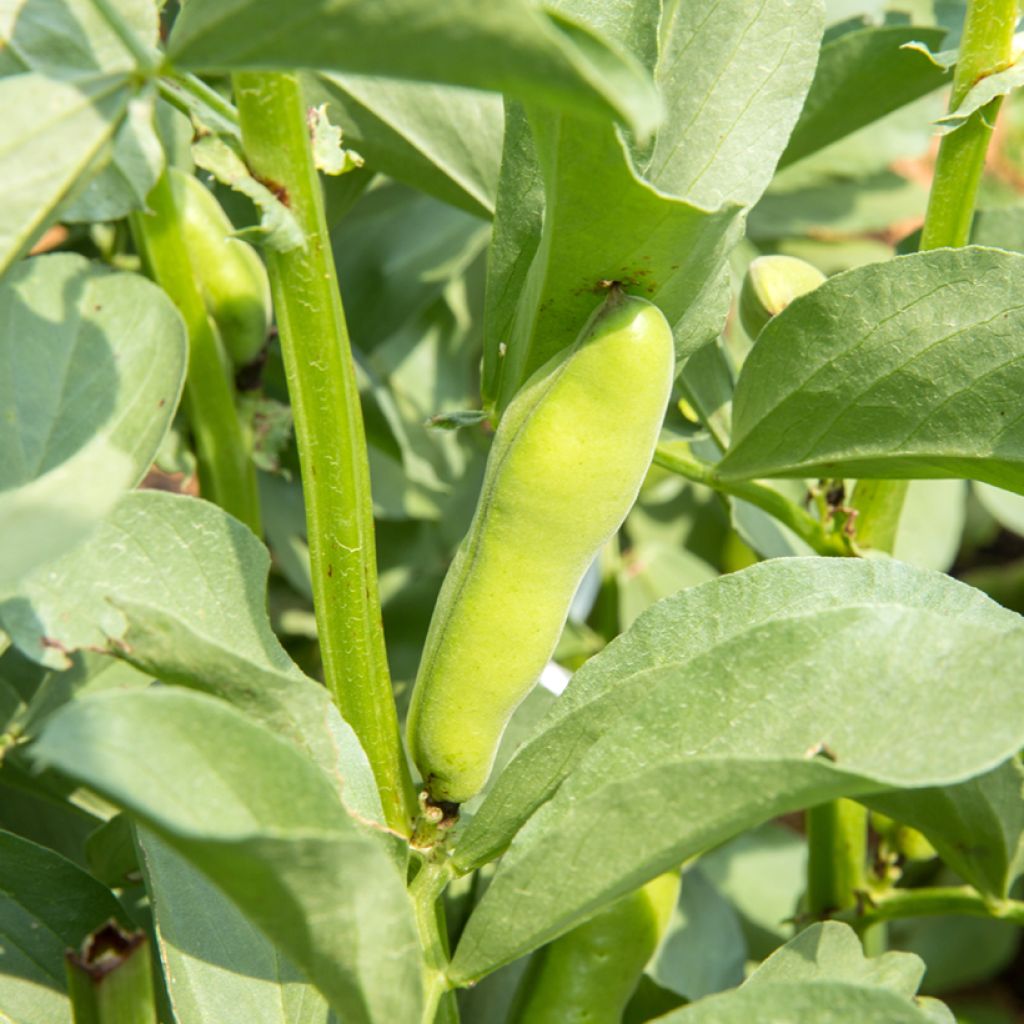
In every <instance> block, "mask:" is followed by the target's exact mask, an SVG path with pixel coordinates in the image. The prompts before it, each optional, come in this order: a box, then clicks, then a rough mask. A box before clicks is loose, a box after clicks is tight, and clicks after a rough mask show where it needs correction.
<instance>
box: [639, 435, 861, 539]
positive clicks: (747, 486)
mask: <svg viewBox="0 0 1024 1024" xmlns="http://www.w3.org/2000/svg"><path fill="white" fill-rule="evenodd" d="M654 461H655V463H656V464H657V465H659V466H661V467H663V468H664V469H668V470H671V471H672V472H673V473H678V474H679V475H680V476H684V477H686V479H687V480H692V481H693V482H694V483H698V484H704V485H705V486H706V487H710V488H712V489H713V490H716V491H719V492H720V493H722V494H728V495H730V496H732V497H734V498H740V499H741V500H742V501H749V502H750V504H751V505H756V506H757V507H758V508H760V509H761V510H762V511H764V512H767V513H768V514H769V515H770V516H773V517H774V518H775V519H777V520H778V521H779V522H780V523H782V524H783V525H785V526H788V527H789V529H791V530H792V531H793V532H794V533H795V534H796V535H797V536H798V537H799V538H800V539H801V540H802V541H804V542H805V543H806V544H808V545H809V546H810V547H811V548H813V549H814V551H816V552H817V553H818V554H819V555H852V554H853V551H852V549H851V547H850V545H849V544H848V543H847V541H846V540H845V539H844V538H843V537H842V536H839V535H837V534H834V533H828V532H826V530H825V528H824V527H823V526H822V524H821V523H820V522H819V521H818V520H817V519H815V518H814V516H812V515H810V513H808V512H805V511H804V510H803V509H802V508H799V507H798V506H797V505H794V504H793V503H792V502H791V501H790V500H789V499H788V498H785V497H784V496H783V495H781V494H779V492H778V491H773V490H772V489H771V488H770V487H768V486H766V485H765V484H762V483H758V482H757V481H756V480H741V481H728V482H727V481H724V480H722V479H720V478H719V476H718V474H717V473H716V472H715V467H714V466H712V465H710V464H709V463H707V462H700V461H698V460H697V459H694V458H692V457H690V456H687V455H685V454H683V453H682V452H681V451H679V450H678V448H670V447H669V446H668V445H664V444H659V445H658V447H657V449H656V450H655V452H654Z"/></svg>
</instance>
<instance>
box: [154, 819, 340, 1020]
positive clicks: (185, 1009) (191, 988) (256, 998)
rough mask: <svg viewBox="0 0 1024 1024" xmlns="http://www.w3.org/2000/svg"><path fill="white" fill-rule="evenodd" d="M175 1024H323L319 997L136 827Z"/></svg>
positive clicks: (225, 903) (218, 895)
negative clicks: (213, 1023) (213, 1022)
mask: <svg viewBox="0 0 1024 1024" xmlns="http://www.w3.org/2000/svg"><path fill="white" fill-rule="evenodd" d="M139 847H140V849H141V851H142V858H143V865H144V871H145V876H146V888H147V891H148V893H149V897H150V901H151V903H152V905H153V913H154V918H155V924H156V938H157V943H158V947H159V950H160V959H161V962H162V963H163V965H164V975H165V977H166V979H167V989H168V996H169V997H170V1001H171V1005H172V1006H173V1007H174V1016H175V1020H176V1021H177V1024H207V1022H209V1021H216V1022H217V1024H326V1021H327V1013H328V1010H327V1005H326V1003H325V1002H324V998H323V996H322V995H321V994H320V993H319V992H318V991H317V990H316V989H315V988H313V986H312V985H310V983H309V982H308V981H307V980H306V979H305V977H304V976H303V975H302V974H300V973H299V972H298V971H297V970H296V968H295V967H294V966H293V965H292V964H291V963H290V962H289V961H288V960H287V959H286V958H285V957H284V956H283V954H282V953H281V952H280V950H278V949H277V948H276V947H275V946H274V944H273V943H272V942H271V941H270V939H268V938H267V937H266V936H265V935H263V934H262V933H261V932H260V931H258V930H257V929H256V928H255V927H254V926H253V925H252V924H251V922H250V921H249V920H248V919H247V918H246V917H245V916H244V915H243V914H242V913H241V912H240V911H239V910H238V908H237V907H236V906H235V905H234V904H233V903H232V902H231V901H230V900H229V899H228V898H227V897H226V896H224V894H223V893H222V892H221V891H220V890H219V889H217V888H216V887H215V886H214V885H213V884H212V883H211V882H209V881H208V880H207V879H206V877H205V876H204V875H203V874H201V873H200V872H199V870H198V869H197V868H195V867H193V866H192V865H191V864H190V863H189V862H188V861H187V860H186V859H185V858H184V857H182V856H181V855H180V854H178V853H176V852H175V851H174V849H173V848H172V847H171V846H169V845H168V844H167V843H165V842H163V841H162V840H160V839H159V838H157V836H156V835H155V834H154V833H152V832H149V831H146V830H145V829H140V830H139Z"/></svg>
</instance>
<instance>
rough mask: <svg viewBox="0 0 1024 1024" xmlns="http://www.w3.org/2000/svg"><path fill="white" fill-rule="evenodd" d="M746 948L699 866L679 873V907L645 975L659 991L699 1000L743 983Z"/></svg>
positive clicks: (729, 911)
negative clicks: (680, 881)
mask: <svg viewBox="0 0 1024 1024" xmlns="http://www.w3.org/2000/svg"><path fill="white" fill-rule="evenodd" d="M746 960H747V944H746V942H745V941H744V939H743V932H742V931H741V930H740V923H739V919H738V917H737V915H736V911H735V910H734V909H733V907H732V905H731V904H730V903H729V901H728V900H726V899H725V898H724V897H723V896H722V895H721V893H719V891H718V890H717V889H716V888H715V887H714V886H713V885H712V884H711V883H710V882H709V881H708V880H707V878H705V876H704V872H703V870H702V869H701V868H700V867H693V868H690V869H689V870H688V871H686V872H685V873H684V874H683V884H682V886H681V888H680V891H679V903H678V905H677V907H676V909H675V911H674V913H673V915H672V919H671V921H670V922H669V925H668V928H667V929H666V931H665V937H664V938H663V939H662V943H661V946H660V947H659V949H658V952H657V953H656V954H655V955H654V958H653V959H652V961H651V963H650V964H648V965H647V969H646V973H647V975H648V976H649V977H650V978H652V979H653V980H654V981H655V982H657V984H658V985H660V986H661V987H662V988H666V989H668V990H669V991H671V992H676V993H678V994H679V995H681V996H685V997H686V998H687V999H688V1000H690V1001H693V1000H694V999H700V998H702V997H703V996H708V995H711V994H712V993H714V992H721V991H722V990H723V989H727V988H733V987H734V986H736V985H738V984H740V982H741V981H743V968H744V965H745V962H746Z"/></svg>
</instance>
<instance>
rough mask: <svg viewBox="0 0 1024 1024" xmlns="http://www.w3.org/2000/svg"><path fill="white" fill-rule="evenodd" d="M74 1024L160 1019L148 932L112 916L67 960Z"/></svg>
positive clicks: (137, 1023) (146, 1023) (148, 1023)
mask: <svg viewBox="0 0 1024 1024" xmlns="http://www.w3.org/2000/svg"><path fill="white" fill-rule="evenodd" d="M65 966H66V969H67V979H68V996H69V997H70V999H71V1011H72V1014H73V1017H74V1022H75V1024H156V1019H157V1017H156V1000H155V998H154V995H153V968H152V965H151V963H150V957H149V941H148V940H147V938H146V936H145V934H144V933H143V932H135V933H134V934H131V935H129V934H127V933H125V932H123V931H121V929H120V928H119V927H118V926H117V924H115V923H114V922H113V921H111V922H110V923H109V924H105V925H104V926H103V927H102V928H100V929H99V930H97V931H96V932H94V933H93V934H92V935H90V936H89V938H88V939H86V941H85V945H84V946H83V948H82V952H81V953H74V952H69V953H68V954H67V957H66V959H65Z"/></svg>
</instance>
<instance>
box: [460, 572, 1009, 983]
mask: <svg viewBox="0 0 1024 1024" xmlns="http://www.w3.org/2000/svg"><path fill="white" fill-rule="evenodd" d="M1019 648H1022V649H1024V629H1022V625H1021V621H1020V619H1019V618H1018V617H1017V616H1015V615H1014V614H1013V613H1010V612H1007V611H1006V610H1005V609H1002V608H999V607H998V606H997V605H995V604H993V603H991V602H989V601H988V600H987V599H985V598H984V597H982V596H981V595H980V594H978V593H977V592H975V591H973V590H972V589H971V588H969V587H966V586H964V585H963V584H958V583H955V582H953V581H952V580H950V579H949V578H948V577H944V576H941V575H939V574H935V573H928V572H923V571H921V570H915V569H912V568H910V567H908V566H905V565H902V564H900V563H897V562H889V561H885V562H881V561H879V562H874V561H871V562H868V561H853V560H841V559H782V560H779V561H776V562H767V563H763V564H761V565H758V566H754V567H752V568H751V569H747V570H744V571H742V572H740V573H736V574H733V575H731V576H724V577H720V578H719V579H717V580H715V581H713V582H711V583H707V584H704V585H703V586H700V587H696V588H693V589H691V590H686V591H683V592H682V593H681V594H679V595H676V597H674V598H669V599H668V600H666V601H662V602H661V603H660V604H658V605H656V606H655V607H654V608H652V609H651V610H650V611H648V612H647V613H646V614H645V615H643V616H641V618H640V619H639V620H638V621H637V623H636V624H635V625H634V627H633V628H632V629H631V630H630V631H629V632H628V633H626V634H625V635H624V636H623V637H621V638H619V639H618V640H616V641H615V642H613V643H612V644H611V645H609V646H608V647H607V648H606V649H605V650H604V651H603V652H602V653H601V654H599V655H597V656H596V657H594V658H593V659H591V661H589V662H588V663H587V664H586V665H585V666H584V667H583V668H582V669H581V670H580V671H579V672H578V673H577V674H576V676H575V678H574V680H573V683H572V684H571V685H570V687H569V688H568V690H567V691H566V693H565V695H563V697H562V698H561V699H560V700H559V701H558V702H556V704H555V706H554V708H553V710H552V711H551V712H550V714H549V715H548V716H547V718H546V719H545V720H544V721H543V722H542V723H541V726H540V727H539V728H538V730H537V732H536V733H535V734H534V736H533V737H532V739H531V740H528V741H527V742H526V743H524V745H523V746H522V747H521V748H520V750H519V752H518V753H517V755H516V756H515V757H514V758H513V760H512V762H511V763H510V764H509V766H508V767H507V768H506V770H505V771H504V772H503V773H502V775H501V776H500V777H499V779H498V780H497V782H496V783H495V785H494V788H493V790H492V791H491V793H490V795H489V796H488V798H487V799H486V800H485V801H484V804H483V806H482V807H481V808H480V810H479V812H478V813H477V815H476V817H475V818H474V819H473V820H472V821H471V822H470V824H469V826H468V828H467V829H466V832H465V834H464V835H463V836H461V837H460V838H459V840H458V841H457V842H456V846H455V851H454V855H453V860H454V862H455V864H456V865H457V867H458V868H459V869H461V870H465V869H468V868H470V867H473V866H476V865H478V864H481V863H484V862H486V861H487V860H489V859H492V858H493V857H494V856H496V855H497V854H498V853H500V852H501V850H502V849H503V847H504V846H505V845H506V844H508V843H509V842H510V840H511V846H510V847H509V849H508V851H507V852H506V853H505V855H504V857H503V858H502V861H501V863H500V865H499V867H498V870H497V872H496V874H495V877H494V880H493V881H492V883H491V885H490V887H489V888H488V890H487V892H486V894H485V895H484V897H483V899H482V901H481V902H480V904H479V905H478V906H477V908H476V910H475V911H474V913H473V915H472V916H471V917H470V919H469V922H468V924H467V926H466V930H465V931H464V933H463V937H462V940H461V941H460V943H459V946H458V948H457V950H456V953H455V958H454V961H453V964H452V968H451V976H452V977H453V978H454V979H456V980H457V981H458V982H460V983H465V982H468V981H471V980H472V979H474V978H477V977H479V976H481V975H483V974H486V973H487V972H488V971H490V970H493V969H494V968H495V967H497V966H500V965H501V964H502V963H506V962H508V961H510V960H512V959H514V958H515V957H517V956H520V955H522V954H523V953H525V952H527V951H529V950H530V949H533V948H535V947H536V946H538V945H540V944H542V943H543V942H546V941H548V940H549V939H551V938H553V937H554V936H556V935H558V934H561V933H562V932H563V931H565V930H566V929H568V928H569V927H571V926H572V925H573V924H574V923H575V922H576V921H578V920H579V919H580V918H581V917H583V916H586V915H588V914H591V913H593V912H595V911H596V910H598V909H599V908H600V907H602V906H603V905H605V904H606V903H608V902H610V901H611V900H612V899H614V898H615V897H616V896H618V895H621V894H622V893H623V892H625V891H627V890H628V889H629V888H631V887H636V886H637V885H639V884H641V883H642V882H644V881H645V880H646V879H649V878H651V877H653V876H654V875H656V874H657V873H658V872H659V871H662V870H665V869H667V868H668V867H669V866H671V865H673V864H677V863H679V862H680V861H682V860H684V859H685V858H687V857H689V856H692V855H693V854H695V853H698V852H701V851H702V850H706V849H708V848H709V847H711V846H713V845H715V844H716V843H719V842H721V841H723V840H724V839H727V838H729V837H730V836H732V835H735V834H737V833H738V832H741V831H743V830H744V829H747V828H750V827H752V826H754V825H757V824H759V823H760V822H762V821H765V820H767V819H769V818H771V817H774V816H776V815H778V814H780V813H784V812H786V811H790V810H795V809H797V808H802V807H807V806H812V805H814V804H816V803H820V802H822V801H824V800H826V799H831V798H834V797H837V796H841V795H866V794H871V793H878V792H884V791H887V790H890V789H901V788H915V787H924V786H929V785H944V784H949V783H953V782H956V781H959V780H962V779H966V778H969V777H972V776H974V775H977V774H979V773H981V772H983V771H985V770H986V769H988V768H991V767H992V766H993V765H994V764H997V763H998V762H999V761H1000V760H1004V759H1005V757H1007V756H1009V755H1010V754H1011V753H1013V752H1015V751H1016V750H1017V748H1018V746H1019V744H1020V741H1021V735H1020V733H1021V729H1022V726H1021V725H1020V723H1021V722H1022V721H1024V716H1022V715H1021V710H1024V694H1021V693H1020V691H1019V688H1017V687H1016V686H1015V684H1014V683H1013V681H1012V680H1013V678H1014V672H1015V668H1014V664H1015V660H1016V658H1017V657H1019V654H1018V653H1017V652H1018V649H1019ZM837 652H842V655H841V661H839V662H837V661H836V658H837ZM840 666H841V667H840ZM982 680H984V683H982V682H981V681H982ZM979 686H981V687H982V688H981V689H979ZM880 694H884V699H880V698H879V695H880ZM907 721H913V722H914V723H915V743H913V744H908V743H907V742H906V732H905V730H906V722H907ZM950 722H955V723H956V730H955V734H954V733H953V732H952V731H951V730H950V728H949V723H950ZM833 759H834V760H833ZM527 819H529V821H527ZM524 822H526V824H525V825H523V823H524ZM520 826H522V828H521V830H520V831H519V832H518V835H516V831H517V829H520ZM597 834H599V835H600V836H601V847H602V856H601V858H600V860H599V861H597V862H591V863H589V864H588V870H587V871H586V872H584V871H580V870H576V867H575V865H576V858H577V857H578V856H579V855H580V851H581V850H583V851H585V850H586V849H588V845H587V844H588V841H591V840H592V837H593V836H594V835H597ZM513 836H514V839H513ZM586 837H591V840H588V839H587V838H586ZM526 879H529V882H528V884H527V883H526Z"/></svg>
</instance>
